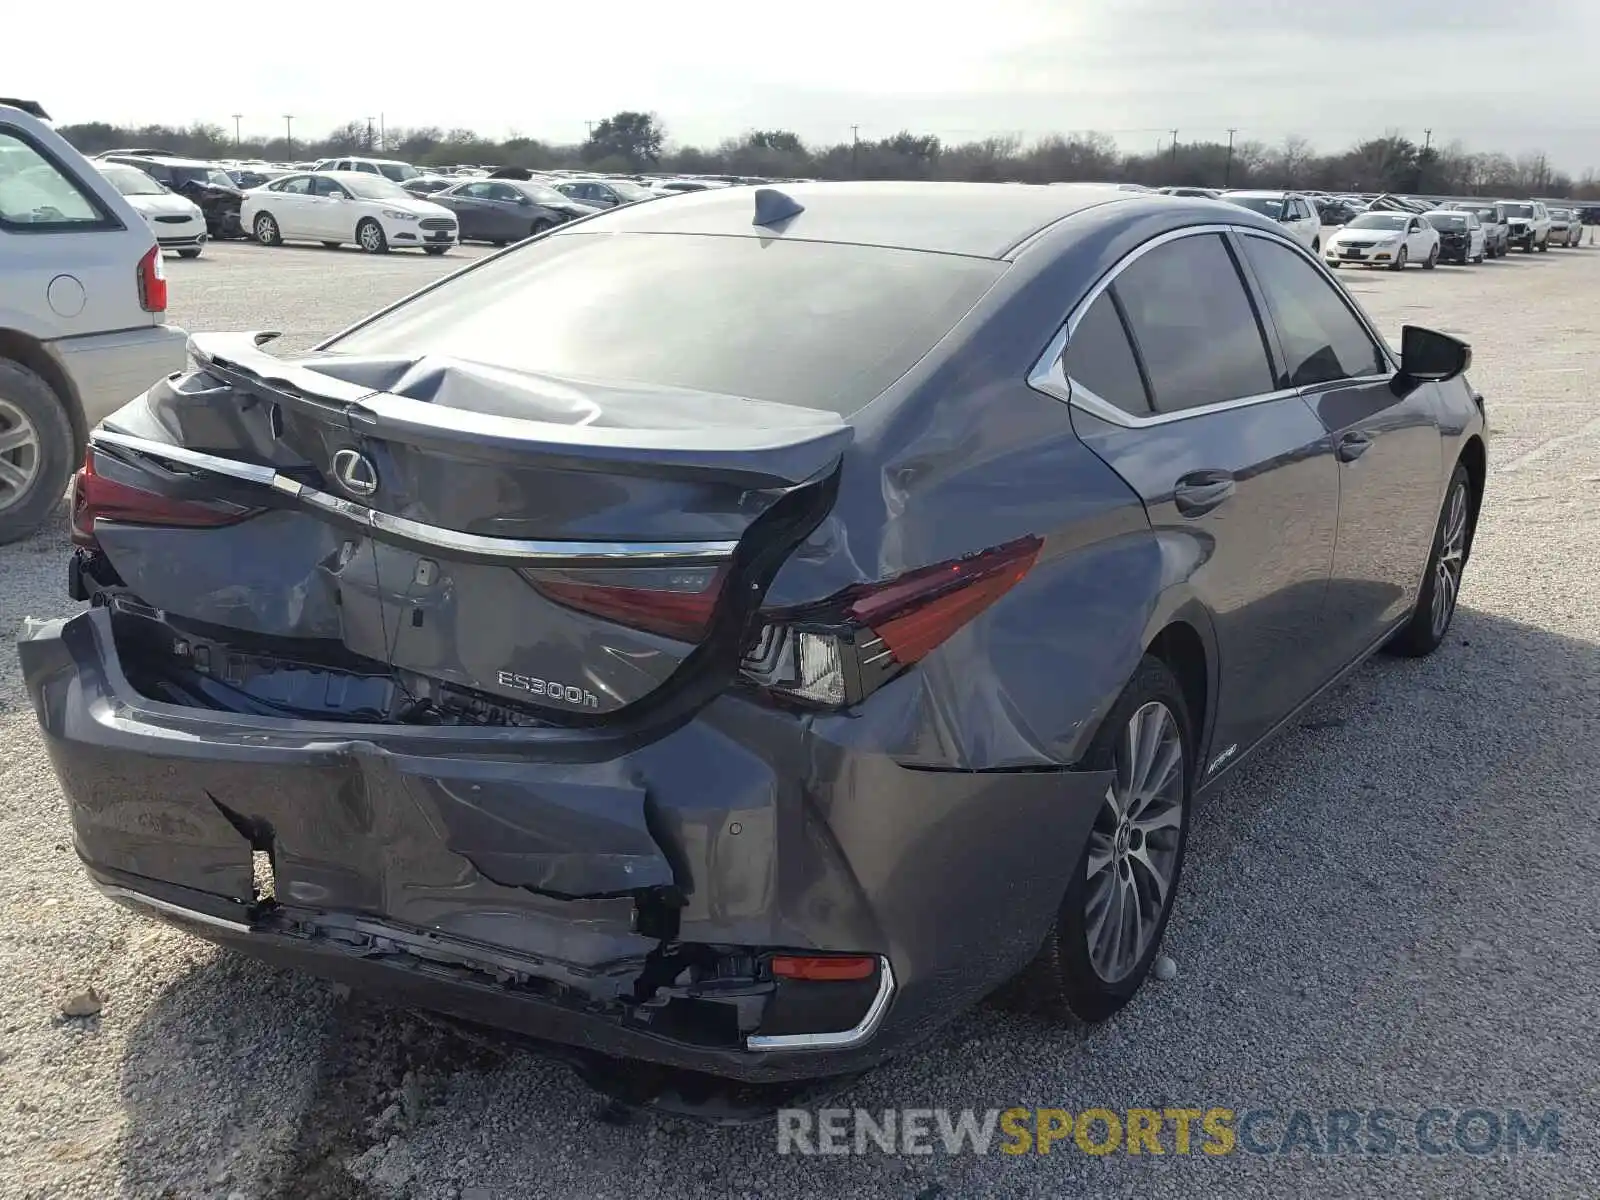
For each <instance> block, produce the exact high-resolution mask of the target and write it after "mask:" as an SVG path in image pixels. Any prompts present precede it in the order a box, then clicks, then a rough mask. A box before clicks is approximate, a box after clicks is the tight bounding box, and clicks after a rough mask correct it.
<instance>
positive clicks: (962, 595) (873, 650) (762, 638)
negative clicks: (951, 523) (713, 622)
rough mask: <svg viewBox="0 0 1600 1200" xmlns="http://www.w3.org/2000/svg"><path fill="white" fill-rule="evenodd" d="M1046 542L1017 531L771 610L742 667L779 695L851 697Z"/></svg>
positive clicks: (936, 638)
mask: <svg viewBox="0 0 1600 1200" xmlns="http://www.w3.org/2000/svg"><path fill="white" fill-rule="evenodd" d="M1042 545H1043V543H1042V542H1041V541H1040V539H1039V538H1036V537H1024V538H1018V539H1016V540H1015V541H1011V542H1007V543H1005V544H1004V545H1001V546H996V547H994V548H993V549H990V550H985V551H983V552H981V553H979V554H973V555H969V556H967V557H965V558H958V559H953V560H951V561H949V562H943V563H938V564H936V565H934V566H931V567H923V568H920V569H918V570H915V571H909V572H907V573H906V574H904V575H898V576H896V577H895V578H893V579H888V580H884V581H883V582H881V583H874V584H867V585H864V586H860V587H855V588H851V589H848V590H847V591H845V592H844V593H842V594H840V595H839V596H836V597H834V598H833V599H831V600H827V601H824V602H822V603H821V604H817V605H814V606H810V607H808V608H805V609H801V610H792V611H788V612H784V613H781V614H773V615H772V617H771V619H769V620H768V621H767V623H766V624H764V625H763V626H762V628H761V631H760V634H759V636H758V637H757V639H756V643H755V645H753V646H752V647H751V648H750V650H749V651H748V653H747V654H746V655H745V659H744V664H743V666H744V673H745V675H746V676H747V677H749V678H750V679H752V680H754V681H755V682H757V683H759V684H761V685H762V686H763V687H765V688H767V689H769V690H770V691H771V692H772V693H774V694H775V695H778V696H783V697H788V698H791V699H795V700H801V701H804V702H807V703H810V704H816V705H823V706H827V707H842V706H845V705H849V704H854V703H856V702H857V701H859V700H861V699H863V698H865V697H866V696H868V695H870V694H871V693H872V692H873V691H874V690H876V689H877V688H878V687H881V686H882V685H883V684H885V683H887V682H888V681H889V680H890V679H892V678H894V677H895V676H896V675H898V674H899V673H900V672H901V671H903V670H905V668H907V667H909V666H911V665H912V664H913V663H915V662H917V661H919V660H920V659H922V658H924V657H925V656H926V655H928V654H929V653H931V652H932V651H933V650H934V649H936V648H937V647H938V646H939V645H941V644H942V643H943V642H944V641H945V640H946V639H948V638H949V637H950V636H951V635H952V634H954V633H955V632H956V631H957V630H958V629H960V628H961V627H962V626H964V625H965V624H966V623H967V622H968V621H970V620H972V618H973V617H975V616H977V615H978V614H979V613H981V612H982V611H983V610H984V609H986V608H988V607H989V605H991V604H993V603H994V602H995V601H996V600H998V599H999V598H1000V597H1001V596H1003V595H1005V594H1006V592H1008V591H1010V590H1011V589H1012V588H1014V587H1015V586H1016V585H1017V584H1018V583H1020V582H1021V581H1022V579H1023V577H1024V576H1025V575H1027V573H1028V572H1029V570H1031V569H1032V567H1033V564H1034V561H1035V560H1036V559H1037V558H1038V556H1039V549H1040V547H1041V546H1042Z"/></svg>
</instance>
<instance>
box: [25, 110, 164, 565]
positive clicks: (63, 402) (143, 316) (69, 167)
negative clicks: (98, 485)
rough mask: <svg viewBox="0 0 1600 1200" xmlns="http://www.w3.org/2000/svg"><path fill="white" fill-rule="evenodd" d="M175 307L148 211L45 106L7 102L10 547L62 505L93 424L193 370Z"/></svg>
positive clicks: (31, 531)
mask: <svg viewBox="0 0 1600 1200" xmlns="http://www.w3.org/2000/svg"><path fill="white" fill-rule="evenodd" d="M24 105H26V106H24ZM166 307H167V280H166V274H165V271H164V269H163V267H162V262H161V248H160V247H159V246H158V245H157V244H156V237H155V234H153V233H152V232H150V226H149V225H147V224H146V223H145V220H144V218H143V217H142V216H141V215H140V214H139V212H138V211H137V210H136V209H134V207H133V205H131V204H130V203H129V202H128V200H127V199H126V198H124V197H123V196H122V194H121V193H120V192H118V191H117V189H116V188H115V187H113V186H112V184H111V182H110V181H109V180H107V179H106V178H105V177H104V176H102V175H101V174H100V172H99V171H96V170H95V169H94V166H93V165H92V164H91V163H90V162H89V161H88V160H87V159H85V158H84V157H83V155H82V154H80V153H78V151H77V150H75V149H73V148H72V146H71V145H70V144H69V143H68V142H67V140H66V139H65V138H63V137H62V136H61V135H60V134H58V133H57V132H56V131H55V130H54V129H53V128H51V126H50V123H49V121H48V119H47V118H46V116H45V114H44V110H43V109H42V108H40V107H39V105H37V104H35V103H31V102H23V101H13V100H9V99H0V543H6V542H14V541H16V540H17V539H19V538H23V537H27V536H28V535H29V534H30V533H33V532H34V531H35V530H36V529H38V528H39V527H40V526H41V525H42V524H44V522H45V521H46V520H47V519H48V518H49V516H50V514H51V513H53V512H54V511H55V510H56V506H57V505H58V504H60V503H61V497H62V495H63V494H64V493H65V492H66V488H67V481H68V479H69V478H70V477H71V475H72V470H73V467H74V466H76V465H77V463H78V462H79V461H80V460H81V459H82V456H83V447H84V442H85V439H86V438H87V437H88V433H89V430H90V429H91V428H92V427H93V426H94V425H95V423H96V422H98V421H99V420H100V419H101V418H102V417H104V416H105V415H106V414H107V413H109V412H111V411H112V410H113V409H117V408H121V407H122V406H123V405H124V404H126V403H127V401H128V397H129V396H133V395H137V394H138V393H139V392H140V391H142V390H143V389H145V388H147V387H149V386H150V385H151V384H152V383H154V382H155V381H156V380H157V379H160V378H161V377H163V376H165V375H169V374H172V373H174V372H177V371H180V370H182V369H183V367H184V365H185V364H186V362H187V361H188V360H187V357H186V356H185V354H184V342H185V338H186V336H187V335H186V334H185V333H184V332H183V330H181V329H178V328H176V327H174V326H171V325H167V324H165V323H164V321H163V318H164V316H165V310H166Z"/></svg>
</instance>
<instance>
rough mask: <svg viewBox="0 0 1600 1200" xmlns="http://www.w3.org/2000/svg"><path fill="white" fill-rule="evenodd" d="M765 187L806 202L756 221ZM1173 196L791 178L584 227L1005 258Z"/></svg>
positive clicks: (645, 208) (700, 195)
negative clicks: (772, 219)
mask: <svg viewBox="0 0 1600 1200" xmlns="http://www.w3.org/2000/svg"><path fill="white" fill-rule="evenodd" d="M763 191H778V192H781V193H782V194H783V195H784V196H787V197H789V198H790V199H791V200H793V201H795V202H796V203H798V204H799V205H800V206H801V210H802V211H800V212H799V213H798V215H796V216H794V217H791V218H789V219H788V220H786V221H783V222H782V223H781V224H778V225H773V226H767V227H761V226H756V225H755V224H754V218H755V211H756V198H757V196H758V195H760V194H761V193H762V192H763ZM1171 201H1172V198H1171V197H1167V196H1153V195H1150V194H1144V193H1139V192H1125V191H1119V190H1118V189H1117V188H1116V187H1114V186H1109V185H1096V184H1075V185H1070V186H1065V187H1013V186H1009V185H1007V184H1003V183H912V182H883V183H867V182H848V183H845V182H839V183H797V184H785V185H783V186H782V187H781V188H775V189H758V188H751V187H742V188H710V189H708V190H706V191H702V192H687V193H684V194H682V195H680V196H678V197H676V198H675V199H673V201H672V202H671V203H670V204H640V205H630V206H628V207H626V208H622V209H613V210H611V212H610V213H608V214H607V215H606V216H605V217H604V218H602V219H601V220H600V221H599V222H597V223H595V224H593V225H585V226H584V227H583V232H589V231H591V230H592V231H593V232H595V233H599V232H601V231H602V230H606V231H616V232H630V233H699V234H721V235H743V236H747V237H751V236H763V237H765V236H771V237H781V238H783V239H784V240H785V241H815V242H854V243H857V244H860V245H870V246H885V247H891V248H896V249H905V250H925V251H931V252H935V253H942V254H964V255H971V256H974V257H980V258H1004V257H1005V256H1006V255H1007V254H1008V253H1009V252H1010V251H1012V250H1014V249H1015V248H1016V247H1017V246H1019V245H1020V244H1021V243H1023V242H1025V241H1027V240H1028V239H1029V238H1031V237H1033V236H1034V235H1035V234H1037V233H1039V232H1040V231H1041V230H1043V229H1045V228H1046V227H1048V226H1050V225H1053V224H1055V223H1056V222H1057V221H1060V220H1062V219H1063V218H1065V217H1070V216H1072V215H1073V214H1074V213H1077V212H1082V211H1084V210H1085V209H1089V208H1095V207H1098V206H1100V205H1105V204H1140V203H1143V204H1157V203H1162V202H1166V203H1171Z"/></svg>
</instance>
